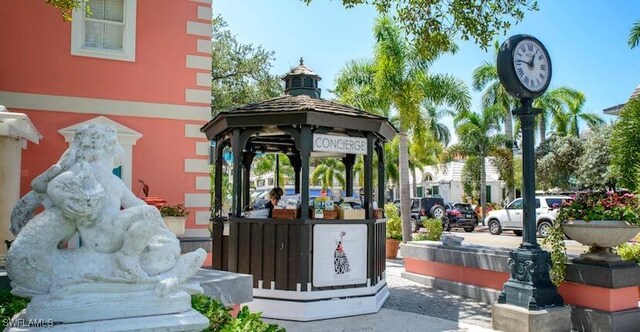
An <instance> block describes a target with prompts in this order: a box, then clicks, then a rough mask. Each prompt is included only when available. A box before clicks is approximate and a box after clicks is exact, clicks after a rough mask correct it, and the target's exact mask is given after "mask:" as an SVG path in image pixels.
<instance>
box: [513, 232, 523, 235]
mask: <svg viewBox="0 0 640 332" xmlns="http://www.w3.org/2000/svg"><path fill="white" fill-rule="evenodd" d="M513 234H515V235H516V236H522V231H513Z"/></svg>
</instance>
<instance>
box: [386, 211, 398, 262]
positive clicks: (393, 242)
mask: <svg viewBox="0 0 640 332" xmlns="http://www.w3.org/2000/svg"><path fill="white" fill-rule="evenodd" d="M384 214H385V215H386V216H387V241H386V257H387V258H397V257H398V248H399V247H400V241H401V240H402V222H401V221H400V214H399V213H398V208H397V207H396V206H395V205H394V204H393V203H387V204H385V206H384Z"/></svg>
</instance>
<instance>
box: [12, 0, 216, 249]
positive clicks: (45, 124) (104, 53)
mask: <svg viewBox="0 0 640 332" xmlns="http://www.w3.org/2000/svg"><path fill="white" fill-rule="evenodd" d="M88 3H89V5H90V6H91V11H92V13H93V15H92V16H86V15H85V13H84V11H82V10H78V11H75V12H74V13H73V21H72V22H63V21H62V18H61V15H60V12H59V11H58V10H57V9H55V8H53V7H52V6H50V5H46V4H45V2H44V1H24V0H5V1H2V2H0V22H1V23H0V24H1V26H2V28H1V31H2V33H0V45H2V52H0V104H1V105H4V106H6V107H7V109H8V110H9V111H14V112H19V113H25V114H27V115H28V116H29V118H30V119H31V121H32V122H33V123H34V125H35V127H36V128H37V129H38V130H39V131H40V133H41V134H42V136H43V138H42V140H41V141H40V144H39V145H31V144H32V143H29V144H30V146H29V148H28V149H27V150H25V151H24V153H23V157H22V177H21V194H25V193H26V192H27V191H28V190H30V182H31V180H32V179H33V178H34V177H35V176H37V175H38V174H40V173H42V172H43V171H44V170H45V169H46V168H47V167H49V166H50V165H52V164H53V163H55V162H56V161H57V160H58V158H59V156H60V155H61V154H62V153H63V151H64V150H65V149H66V148H67V147H68V144H69V143H68V142H69V140H70V139H71V138H72V137H73V133H74V131H75V129H76V128H77V127H78V126H79V125H81V124H84V123H107V124H111V125H113V126H114V127H116V129H117V132H118V138H119V141H120V144H121V145H122V146H123V147H124V149H125V151H126V156H125V160H124V165H123V166H122V167H120V168H119V169H116V170H114V173H115V174H116V175H119V176H120V177H121V178H122V180H123V181H124V182H125V184H126V185H127V186H128V187H129V188H131V189H132V191H133V192H134V193H137V194H138V196H143V195H142V192H141V191H140V188H141V186H142V185H141V183H140V182H139V181H138V180H142V181H144V182H145V183H147V184H148V185H149V186H150V189H151V190H150V196H159V197H162V198H164V199H166V200H167V201H168V203H169V204H177V203H182V202H184V203H185V205H186V206H187V208H188V209H189V210H190V212H191V213H190V215H189V219H188V220H187V225H186V227H187V231H186V236H187V237H189V236H207V237H208V236H209V232H208V229H207V225H208V222H209V218H210V212H209V208H210V194H209V191H210V181H209V149H210V147H209V145H210V143H209V142H208V141H207V139H206V138H205V136H204V134H202V133H201V132H200V127H201V126H202V125H203V124H205V123H206V122H207V121H208V120H209V119H210V118H211V109H210V103H211V90H210V86H211V17H212V14H211V0H191V1H189V0H182V1H176V0H90V1H89V2H88Z"/></svg>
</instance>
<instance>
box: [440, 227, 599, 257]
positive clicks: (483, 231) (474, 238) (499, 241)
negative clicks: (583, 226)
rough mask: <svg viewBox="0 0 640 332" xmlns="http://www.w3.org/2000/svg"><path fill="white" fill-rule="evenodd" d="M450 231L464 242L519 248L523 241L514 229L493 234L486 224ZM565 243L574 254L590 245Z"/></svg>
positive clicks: (574, 242) (568, 250) (539, 241)
mask: <svg viewBox="0 0 640 332" xmlns="http://www.w3.org/2000/svg"><path fill="white" fill-rule="evenodd" d="M449 233H451V234H455V235H457V236H462V237H463V238H464V241H463V243H470V244H477V245H481V246H490V247H503V248H512V249H515V248H518V246H520V243H521V242H522V237H521V236H517V235H515V234H513V232H512V231H504V232H502V234H500V235H491V233H489V229H488V228H487V227H485V226H479V227H477V228H476V229H475V230H474V231H473V232H471V233H467V232H465V231H464V230H463V229H460V230H458V229H453V230H451V232H449ZM542 240H543V239H542V238H538V243H540V245H542ZM564 243H565V245H566V246H567V252H568V253H569V254H573V255H579V254H581V253H584V252H585V251H587V249H589V247H585V246H583V245H581V244H580V243H578V242H576V241H573V240H565V241H564ZM543 248H545V249H546V250H547V251H548V250H549V248H547V247H546V246H543Z"/></svg>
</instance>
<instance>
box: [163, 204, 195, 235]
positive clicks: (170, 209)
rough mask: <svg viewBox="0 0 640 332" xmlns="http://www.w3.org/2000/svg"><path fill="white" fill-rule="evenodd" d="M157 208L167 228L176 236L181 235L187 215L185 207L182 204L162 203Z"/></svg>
mask: <svg viewBox="0 0 640 332" xmlns="http://www.w3.org/2000/svg"><path fill="white" fill-rule="evenodd" d="M159 209H160V215H162V219H163V220H164V223H165V225H167V228H168V229H169V230H170V231H171V232H172V233H173V234H175V235H176V236H177V237H183V236H184V225H185V222H186V221H187V216H189V211H187V210H186V209H185V207H184V205H183V204H178V205H162V206H161V207H160V208H159Z"/></svg>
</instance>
